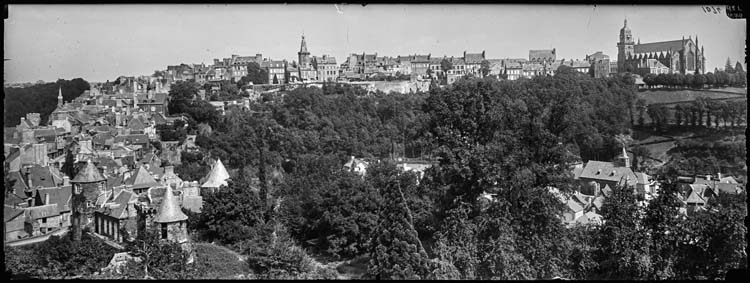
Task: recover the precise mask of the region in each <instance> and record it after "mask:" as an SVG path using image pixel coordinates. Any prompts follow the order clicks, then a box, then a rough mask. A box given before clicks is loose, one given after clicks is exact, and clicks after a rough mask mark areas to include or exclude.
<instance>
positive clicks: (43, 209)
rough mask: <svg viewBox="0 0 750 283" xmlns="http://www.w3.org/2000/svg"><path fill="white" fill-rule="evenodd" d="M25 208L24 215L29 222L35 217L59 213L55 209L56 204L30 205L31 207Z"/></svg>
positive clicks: (39, 217)
mask: <svg viewBox="0 0 750 283" xmlns="http://www.w3.org/2000/svg"><path fill="white" fill-rule="evenodd" d="M25 210H26V215H25V216H26V222H31V221H34V220H37V219H42V218H48V217H52V216H57V215H60V212H59V211H57V204H47V205H40V206H32V207H27V208H26V209H25Z"/></svg>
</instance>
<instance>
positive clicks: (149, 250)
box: [123, 230, 195, 279]
mask: <svg viewBox="0 0 750 283" xmlns="http://www.w3.org/2000/svg"><path fill="white" fill-rule="evenodd" d="M126 248H127V251H128V253H129V254H130V255H132V256H134V257H137V258H140V261H136V260H131V261H129V262H128V263H127V264H126V266H125V271H124V272H123V273H124V274H123V276H124V277H125V278H128V279H144V278H154V279H190V278H193V277H194V276H195V275H194V274H192V273H193V272H192V267H191V266H190V265H188V264H187V261H188V258H189V257H190V256H189V254H188V253H187V252H186V251H185V250H183V249H182V247H181V246H180V244H178V243H175V242H172V241H163V240H161V238H160V237H159V234H158V233H157V232H155V231H154V230H146V231H144V233H143V234H141V235H139V236H138V238H136V240H135V241H133V242H132V243H129V244H128V245H127V247H126Z"/></svg>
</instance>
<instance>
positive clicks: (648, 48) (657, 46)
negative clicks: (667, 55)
mask: <svg viewBox="0 0 750 283" xmlns="http://www.w3.org/2000/svg"><path fill="white" fill-rule="evenodd" d="M633 49H634V52H635V53H636V54H637V53H651V52H662V51H664V52H666V51H669V50H670V49H671V50H672V51H674V52H677V51H680V50H682V40H680V39H678V40H671V41H660V42H651V43H643V44H636V45H635V46H634V48H633Z"/></svg>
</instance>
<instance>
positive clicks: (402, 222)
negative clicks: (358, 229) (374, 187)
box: [367, 164, 431, 280]
mask: <svg viewBox="0 0 750 283" xmlns="http://www.w3.org/2000/svg"><path fill="white" fill-rule="evenodd" d="M375 166H384V168H377V167H376V168H373V170H382V173H381V174H382V175H381V176H377V177H375V178H380V179H382V183H383V184H384V185H385V186H384V187H381V188H379V189H380V192H381V194H382V195H383V205H382V207H381V209H380V212H379V213H378V226H377V228H376V229H375V234H374V235H375V236H374V237H375V239H374V241H373V242H374V243H373V246H372V250H371V252H370V263H369V265H368V267H367V273H368V275H369V276H371V277H373V278H375V279H378V280H380V279H384V280H393V279H421V278H426V277H427V276H428V274H430V271H431V268H430V262H429V261H428V258H427V253H426V252H425V250H424V248H423V247H422V242H421V241H420V240H419V237H418V235H417V231H416V230H415V229H414V220H413V217H412V214H411V211H410V210H409V207H408V205H407V203H406V199H405V197H404V194H403V191H402V190H401V183H400V181H399V178H398V169H397V168H396V166H395V165H393V164H383V165H375Z"/></svg>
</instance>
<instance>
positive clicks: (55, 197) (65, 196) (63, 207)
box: [36, 186, 73, 212]
mask: <svg viewBox="0 0 750 283" xmlns="http://www.w3.org/2000/svg"><path fill="white" fill-rule="evenodd" d="M36 193H37V194H38V195H39V196H40V197H41V199H42V201H44V199H45V194H49V203H45V205H48V204H57V211H60V212H62V211H70V201H71V196H72V193H73V188H72V187H71V186H64V187H55V188H45V189H39V190H37V191H36Z"/></svg>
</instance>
